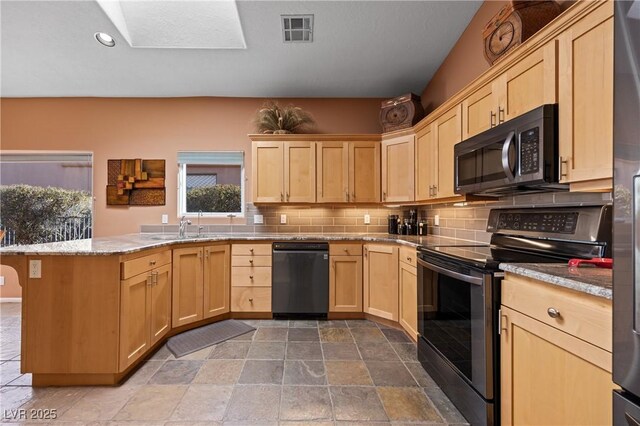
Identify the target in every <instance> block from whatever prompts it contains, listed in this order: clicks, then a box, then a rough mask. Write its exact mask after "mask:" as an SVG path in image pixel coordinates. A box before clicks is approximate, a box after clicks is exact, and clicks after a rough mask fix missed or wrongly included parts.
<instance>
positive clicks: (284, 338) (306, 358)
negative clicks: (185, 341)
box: [0, 303, 466, 426]
mask: <svg viewBox="0 0 640 426" xmlns="http://www.w3.org/2000/svg"><path fill="white" fill-rule="evenodd" d="M247 322H248V323H249V324H251V325H252V326H254V327H256V331H254V332H251V333H248V334H245V335H243V336H239V337H237V338H235V339H233V340H230V341H227V342H224V343H222V344H220V345H217V346H213V347H210V348H206V349H203V350H201V351H199V352H195V353H193V354H190V355H187V356H186V357H182V358H180V359H175V358H174V357H173V355H172V354H171V353H170V352H169V351H168V349H167V348H166V347H162V348H160V349H159V350H158V351H157V352H156V353H155V354H154V355H153V356H152V357H151V358H150V359H149V360H148V361H146V362H145V363H144V365H143V366H142V367H141V368H140V369H139V370H138V371H137V372H136V373H135V374H134V375H133V376H131V377H130V378H129V380H127V381H126V383H124V384H122V385H121V386H118V387H68V388H31V386H30V380H31V379H30V377H29V375H28V374H25V375H21V374H20V368H19V359H20V353H19V345H20V304H17V303H2V304H0V329H1V332H0V380H1V383H0V385H1V388H0V413H1V414H2V423H5V424H7V423H9V424H11V423H13V424H27V423H29V422H33V420H26V421H25V420H22V421H21V420H19V419H17V418H15V415H16V413H17V412H16V411H11V410H16V409H26V410H27V412H30V410H31V409H35V410H38V409H48V410H53V409H55V410H56V415H57V419H56V420H55V421H48V422H47V421H42V422H38V424H43V423H52V424H53V423H55V424H64V423H68V424H77V425H85V424H92V425H103V424H104V425H107V424H113V425H143V424H144V425H200V424H202V425H205V424H206V425H220V424H223V425H251V424H259V425H292V426H293V425H306V424H310V425H323V426H324V425H353V426H355V425H369V424H373V425H377V424H379V425H384V424H394V425H396V424H398V425H399V424H402V425H405V424H466V422H465V419H464V418H463V417H462V416H461V415H460V413H459V412H458V411H457V410H456V409H455V407H454V406H453V405H452V404H451V402H450V401H449V400H448V399H447V397H446V396H445V395H444V394H443V393H442V391H441V390H440V389H439V388H438V387H437V386H436V384H435V383H434V382H433V380H432V379H431V378H430V377H429V376H428V375H427V374H426V373H425V372H424V370H423V369H422V367H421V366H420V364H419V363H418V362H417V361H416V357H415V345H414V344H413V343H411V341H410V340H409V338H408V337H407V336H406V335H405V334H404V333H403V332H402V331H399V330H395V329H391V328H386V327H384V326H382V325H378V324H376V323H374V322H370V321H365V320H354V321H320V322H317V321H294V320H291V321H282V320H250V321H247ZM34 423H35V422H34Z"/></svg>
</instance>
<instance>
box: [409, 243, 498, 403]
mask: <svg viewBox="0 0 640 426" xmlns="http://www.w3.org/2000/svg"><path fill="white" fill-rule="evenodd" d="M456 263H457V262H447V261H442V260H441V259H430V258H429V257H426V256H424V255H421V258H418V331H419V334H420V335H421V337H422V338H423V339H424V340H425V341H426V342H427V343H428V344H429V345H430V346H431V347H432V348H433V349H434V350H435V351H436V352H437V353H438V354H439V355H440V356H441V357H442V358H443V359H444V360H445V361H446V362H447V363H448V364H449V365H450V366H451V367H452V368H453V369H454V371H455V372H456V373H457V374H458V375H459V376H461V377H462V378H463V379H464V380H465V381H466V382H467V383H469V384H470V385H471V386H472V387H473V388H474V389H475V390H476V391H477V392H478V393H479V394H481V395H482V396H483V397H484V398H486V399H492V398H493V397H494V382H493V380H494V368H495V358H494V355H496V356H497V353H494V346H493V345H494V339H497V337H494V330H495V327H494V321H495V317H496V315H497V312H494V311H495V310H496V308H495V306H494V297H493V275H492V274H491V273H487V272H484V271H479V270H476V269H472V268H469V267H466V266H463V265H460V264H456Z"/></svg>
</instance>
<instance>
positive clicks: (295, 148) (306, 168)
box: [284, 142, 316, 203]
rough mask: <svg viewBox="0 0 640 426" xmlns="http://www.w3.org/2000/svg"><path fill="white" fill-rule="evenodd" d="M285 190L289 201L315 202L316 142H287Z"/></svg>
mask: <svg viewBox="0 0 640 426" xmlns="http://www.w3.org/2000/svg"><path fill="white" fill-rule="evenodd" d="M284 191H285V195H284V196H285V201H286V202H288V203H315V201H316V143H315V142H285V144H284Z"/></svg>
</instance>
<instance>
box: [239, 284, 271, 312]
mask: <svg viewBox="0 0 640 426" xmlns="http://www.w3.org/2000/svg"><path fill="white" fill-rule="evenodd" d="M231 312H271V288H270V287H233V288H231Z"/></svg>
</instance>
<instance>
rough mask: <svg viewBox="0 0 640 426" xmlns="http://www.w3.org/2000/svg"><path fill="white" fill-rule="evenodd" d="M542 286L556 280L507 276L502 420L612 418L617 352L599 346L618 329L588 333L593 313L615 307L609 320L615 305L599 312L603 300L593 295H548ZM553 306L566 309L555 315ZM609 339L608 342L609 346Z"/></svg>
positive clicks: (531, 422)
mask: <svg viewBox="0 0 640 426" xmlns="http://www.w3.org/2000/svg"><path fill="white" fill-rule="evenodd" d="M543 286H544V287H548V286H549V285H547V284H538V283H537V282H532V280H529V279H524V280H523V279H517V278H516V277H513V276H509V274H507V278H506V279H505V280H504V281H503V287H502V290H503V298H502V299H503V306H502V307H501V310H500V315H501V320H500V322H501V330H500V331H501V334H500V343H501V352H500V353H501V360H500V365H501V419H502V424H503V425H576V426H577V425H605V424H611V419H612V399H611V398H612V397H611V395H612V393H611V392H612V389H613V388H614V384H613V382H612V376H611V363H612V360H611V352H609V351H607V350H605V349H603V348H602V347H601V346H598V345H602V346H607V347H608V346H609V345H610V339H611V334H610V333H611V331H610V328H609V331H608V332H606V331H605V333H607V334H606V335H605V334H604V333H599V334H598V336H597V337H596V338H593V339H591V338H589V337H585V336H587V335H588V334H589V333H592V332H593V330H594V329H596V327H593V326H591V324H588V321H590V320H593V317H594V315H589V314H593V313H594V312H596V314H595V315H597V312H600V313H601V314H602V312H607V310H608V314H609V320H610V314H611V310H610V308H611V305H610V303H609V304H608V306H607V305H605V306H603V308H602V309H601V310H596V311H592V310H591V309H592V308H594V307H596V308H597V305H598V304H599V303H600V301H599V300H590V299H589V298H591V299H593V296H586V295H583V294H580V293H577V292H575V295H571V294H568V295H565V294H563V293H566V292H560V291H558V290H557V288H558V287H556V288H552V289H550V292H549V294H547V292H546V291H545V289H544V287H543ZM514 287H515V288H514ZM505 290H506V292H507V294H505ZM519 290H522V291H519ZM529 290H535V294H536V295H537V297H536V298H534V299H535V300H532V299H531V298H530V297H527V296H525V295H524V294H525V293H529ZM567 292H571V290H567ZM565 296H566V297H565ZM540 301H544V302H545V303H544V304H542V303H540ZM504 303H509V304H512V305H513V306H512V307H509V306H505V305H504ZM551 308H553V309H555V311H556V312H559V314H558V315H557V316H555V315H556V312H554V311H551V315H554V316H553V317H552V316H551V315H549V314H548V311H547V309H551ZM516 309H518V310H516ZM598 319H600V318H598ZM598 322H599V323H602V322H606V321H602V320H601V321H598ZM601 325H603V324H601ZM610 325H611V324H610V323H609V327H610ZM603 326H604V325H603ZM578 336H579V337H578ZM598 337H604V339H603V338H598ZM605 340H608V342H606V343H605V344H604V345H603V344H602V342H603V341H605Z"/></svg>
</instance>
